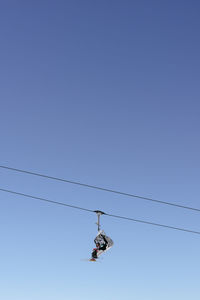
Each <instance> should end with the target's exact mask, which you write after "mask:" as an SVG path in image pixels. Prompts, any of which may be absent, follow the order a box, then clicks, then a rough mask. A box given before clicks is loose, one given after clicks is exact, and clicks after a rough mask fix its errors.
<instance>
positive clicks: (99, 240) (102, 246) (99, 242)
mask: <svg viewBox="0 0 200 300" xmlns="http://www.w3.org/2000/svg"><path fill="white" fill-rule="evenodd" d="M94 242H95V244H96V248H94V249H93V251H92V259H97V258H98V252H99V251H102V252H103V251H105V250H106V249H107V246H108V242H107V240H106V238H105V236H104V235H103V234H102V233H100V234H99V235H98V236H97V237H96V238H95V240H94Z"/></svg>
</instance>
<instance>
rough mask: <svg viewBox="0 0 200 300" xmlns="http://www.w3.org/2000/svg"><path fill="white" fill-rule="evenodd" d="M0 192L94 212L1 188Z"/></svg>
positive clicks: (89, 210)
mask: <svg viewBox="0 0 200 300" xmlns="http://www.w3.org/2000/svg"><path fill="white" fill-rule="evenodd" d="M0 191H2V192H6V193H11V194H15V195H19V196H23V197H27V198H32V199H36V200H40V201H45V202H49V203H53V204H57V205H62V206H67V207H71V208H75V209H80V210H85V211H88V212H94V211H93V210H91V209H87V208H82V207H79V206H74V205H70V204H66V203H63V202H58V201H53V200H49V199H44V198H40V197H36V196H32V195H28V194H23V193H18V192H15V191H10V190H5V189H1V188H0Z"/></svg>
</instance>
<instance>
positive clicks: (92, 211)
mask: <svg viewBox="0 0 200 300" xmlns="http://www.w3.org/2000/svg"><path fill="white" fill-rule="evenodd" d="M0 191H2V192H6V193H11V194H15V195H18V196H23V197H27V198H32V199H36V200H40V201H45V202H49V203H52V204H56V205H62V206H65V207H70V208H75V209H79V210H83V211H87V212H91V213H95V214H96V211H94V210H91V209H87V208H83V207H79V206H74V205H70V204H66V203H63V202H58V201H53V200H49V199H45V198H40V197H36V196H32V195H28V194H24V193H19V192H15V191H11V190H6V189H2V188H0ZM103 214H104V215H105V216H108V217H113V218H118V219H124V220H128V221H132V222H138V223H143V224H147V225H153V226H159V227H165V228H168V229H173V230H179V231H184V232H188V233H195V234H199V235H200V231H193V230H189V229H185V228H180V227H174V226H169V225H164V224H158V223H152V222H148V221H144V220H138V219H133V218H129V217H124V216H118V215H113V214H107V213H103Z"/></svg>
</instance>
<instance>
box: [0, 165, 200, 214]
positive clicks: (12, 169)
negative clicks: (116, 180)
mask: <svg viewBox="0 0 200 300" xmlns="http://www.w3.org/2000/svg"><path fill="white" fill-rule="evenodd" d="M0 168H2V169H7V170H11V171H16V172H20V173H25V174H29V175H34V176H39V177H43V178H48V179H52V180H57V181H62V182H67V183H70V184H76V185H79V186H83V187H87V188H91V189H96V190H100V191H104V192H109V193H114V194H118V195H123V196H127V197H132V198H139V199H143V200H146V201H151V202H155V203H158V204H163V205H169V206H174V207H178V208H183V209H188V210H193V211H198V212H200V209H199V208H195V207H190V206H184V205H180V204H175V203H171V202H166V201H161V200H158V199H153V198H147V197H143V196H139V195H134V194H129V193H125V192H120V191H116V190H112V189H107V188H103V187H99V186H95V185H89V184H85V183H81V182H77V181H71V180H67V179H63V178H58V177H53V176H48V175H44V174H40V173H34V172H30V171H26V170H21V169H15V168H11V167H7V166H0Z"/></svg>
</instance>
